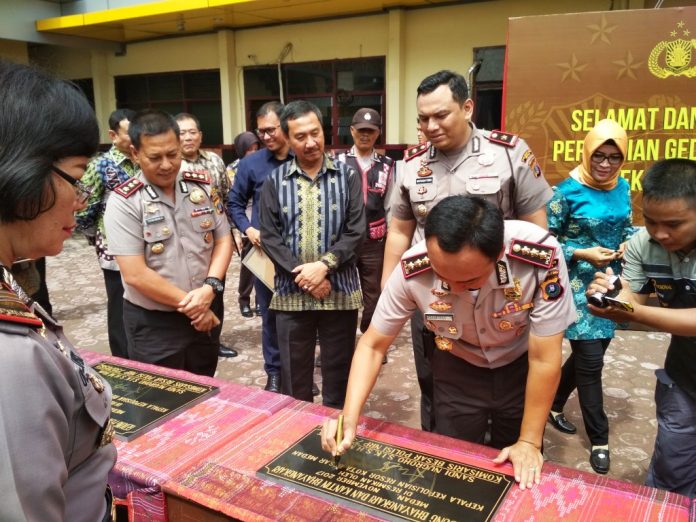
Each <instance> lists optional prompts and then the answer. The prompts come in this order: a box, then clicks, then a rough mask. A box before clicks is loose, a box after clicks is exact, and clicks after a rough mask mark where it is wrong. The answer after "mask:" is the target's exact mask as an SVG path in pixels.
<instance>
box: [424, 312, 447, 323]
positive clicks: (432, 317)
mask: <svg viewBox="0 0 696 522" xmlns="http://www.w3.org/2000/svg"><path fill="white" fill-rule="evenodd" d="M425 320H426V321H446V322H448V323H451V322H452V321H454V314H425Z"/></svg>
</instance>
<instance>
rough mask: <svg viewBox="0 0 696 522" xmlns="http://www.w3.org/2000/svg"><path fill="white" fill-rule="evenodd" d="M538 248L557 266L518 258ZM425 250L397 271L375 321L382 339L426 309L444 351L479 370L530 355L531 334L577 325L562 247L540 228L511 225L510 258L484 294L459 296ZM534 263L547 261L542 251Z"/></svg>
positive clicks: (412, 253)
mask: <svg viewBox="0 0 696 522" xmlns="http://www.w3.org/2000/svg"><path fill="white" fill-rule="evenodd" d="M542 240H543V241H542ZM520 242H522V243H520ZM530 243H534V244H539V243H541V246H539V247H538V248H533V247H532V248H533V250H536V251H537V252H541V251H542V250H543V251H546V252H549V253H551V257H550V258H549V261H548V264H549V265H550V268H545V267H541V266H539V265H538V264H532V263H530V262H527V261H522V260H520V259H518V258H515V257H513V255H514V254H515V253H514V252H513V249H514V250H518V249H519V248H520V247H519V245H520V244H523V245H525V246H526V245H528V244H530ZM515 245H517V246H515ZM425 252H426V248H425V241H422V242H420V243H418V244H417V245H415V246H414V247H412V248H411V249H409V250H408V251H407V252H406V253H405V254H404V256H403V257H402V262H401V266H399V267H397V269H396V270H394V272H392V274H391V276H390V278H389V280H388V282H387V285H386V287H385V288H384V291H383V293H382V295H381V297H380V300H379V302H378V304H377V309H376V310H375V314H374V316H373V317H372V325H373V326H374V327H375V328H376V329H377V330H378V331H379V332H381V333H382V334H384V335H396V334H398V332H399V331H400V330H401V328H402V327H403V325H404V324H405V323H406V321H407V320H408V319H409V317H410V316H411V315H412V313H413V312H414V311H415V310H416V309H418V310H420V311H421V312H422V313H423V318H424V323H425V326H426V328H428V329H430V330H431V331H432V332H433V333H434V334H435V336H436V338H435V343H436V347H437V348H439V349H442V350H447V351H451V352H452V354H453V355H456V356H457V357H461V358H462V359H464V360H465V361H467V362H468V363H470V364H473V365H475V366H479V367H485V368H498V367H500V366H504V365H506V364H509V363H511V362H513V361H514V360H516V359H517V358H519V357H520V356H521V355H523V354H524V353H525V352H526V351H527V347H528V335H529V334H530V333H532V334H534V335H536V336H540V337H546V336H551V335H555V334H558V333H561V332H563V331H564V330H565V329H566V327H567V326H568V325H570V324H572V323H573V322H574V321H575V320H576V311H575V305H574V304H573V296H572V292H570V290H569V286H568V273H567V270H566V265H565V261H564V259H563V255H562V252H561V249H560V247H559V244H558V242H557V241H556V240H555V239H554V238H553V237H552V236H549V235H548V232H546V231H545V230H543V229H542V228H540V227H538V226H536V225H533V224H531V223H527V222H524V221H506V222H505V250H504V254H503V256H502V258H501V259H500V260H499V261H498V263H497V264H496V270H494V272H493V273H492V274H491V276H490V278H489V279H488V281H487V283H486V284H485V285H484V286H483V287H482V288H481V289H480V290H479V292H478V295H475V294H474V293H472V292H470V291H468V290H466V291H464V292H462V293H457V294H455V293H452V292H451V291H450V290H449V287H448V286H447V284H445V283H443V282H442V281H441V280H440V279H439V278H438V277H437V276H436V275H435V273H434V272H433V271H432V269H430V268H429V264H428V261H427V254H426V253H425ZM532 253H533V252H532ZM424 257H425V258H426V259H425V260H424ZM527 257H529V258H530V259H532V260H533V261H536V262H537V263H538V262H540V261H544V260H543V258H542V254H540V253H538V254H537V257H534V256H533V255H529V256H527ZM419 261H420V262H421V263H420V267H419V266H418V264H419V263H418V262H419Z"/></svg>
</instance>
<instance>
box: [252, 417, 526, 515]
mask: <svg viewBox="0 0 696 522" xmlns="http://www.w3.org/2000/svg"><path fill="white" fill-rule="evenodd" d="M320 432H321V428H317V429H315V430H313V431H312V432H310V433H309V434H307V435H306V436H304V437H303V438H302V439H300V440H299V441H297V442H296V443H295V444H294V445H293V446H291V447H290V448H288V449H287V450H286V451H284V452H283V453H282V454H280V455H278V456H277V457H276V458H274V459H273V460H272V461H271V462H269V463H268V464H266V465H265V466H264V467H263V468H261V469H260V470H259V471H258V472H259V474H260V475H262V476H263V477H266V478H271V479H274V480H280V481H282V482H285V483H287V482H290V483H292V484H294V485H297V486H299V487H301V488H305V489H308V490H310V491H312V492H315V493H318V494H320V495H323V496H325V495H329V496H330V497H331V498H332V499H338V500H339V501H342V502H346V503H349V504H357V505H359V506H360V509H363V510H366V511H370V512H372V513H373V514H375V515H377V516H379V517H380V518H386V519H389V520H429V521H433V522H436V521H439V522H446V521H455V520H457V521H459V520H466V521H485V520H490V519H491V518H492V517H493V514H494V513H495V510H496V509H497V508H498V506H499V505H500V502H501V501H502V500H503V498H504V496H505V494H506V493H507V491H508V489H510V486H511V485H512V482H513V480H514V479H513V477H512V476H510V475H504V474H502V473H496V472H493V471H488V470H486V469H483V468H478V467H476V466H470V465H468V464H461V463H459V462H455V461H453V460H448V459H443V458H440V457H437V456H435V455H430V454H428V453H421V452H419V451H414V450H411V449H407V448H404V447H401V446H394V445H390V444H384V443H382V442H378V441H375V440H371V439H366V438H364V437H356V439H355V441H354V442H353V445H352V447H351V449H350V450H349V451H348V453H347V454H346V455H344V456H343V457H342V458H341V463H340V466H339V469H338V470H337V469H336V467H335V466H334V463H333V459H332V457H331V456H330V455H328V454H327V453H326V452H324V451H323V450H322V449H321V440H320Z"/></svg>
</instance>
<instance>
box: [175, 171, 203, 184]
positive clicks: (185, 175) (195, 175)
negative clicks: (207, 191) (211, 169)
mask: <svg viewBox="0 0 696 522" xmlns="http://www.w3.org/2000/svg"><path fill="white" fill-rule="evenodd" d="M181 178H182V179H183V180H184V181H195V182H196V183H205V184H206V185H210V176H208V172H207V171H206V172H196V171H194V170H185V171H183V172H182V173H181Z"/></svg>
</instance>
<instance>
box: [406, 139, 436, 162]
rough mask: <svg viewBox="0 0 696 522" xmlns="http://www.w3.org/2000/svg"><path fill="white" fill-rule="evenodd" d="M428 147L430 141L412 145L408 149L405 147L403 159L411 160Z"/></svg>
mask: <svg viewBox="0 0 696 522" xmlns="http://www.w3.org/2000/svg"><path fill="white" fill-rule="evenodd" d="M429 147H430V142H428V143H421V144H419V145H414V146H413V147H411V148H410V149H406V152H405V153H404V161H411V160H412V159H413V158H415V157H418V156H420V155H421V154H423V153H424V152H425V151H427V150H428V148H429Z"/></svg>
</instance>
